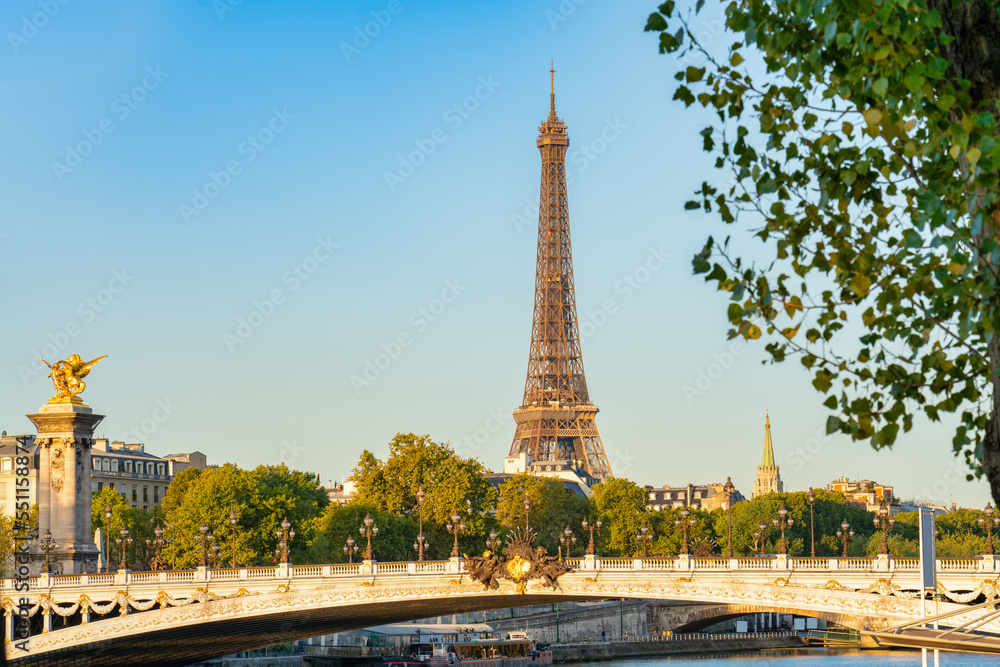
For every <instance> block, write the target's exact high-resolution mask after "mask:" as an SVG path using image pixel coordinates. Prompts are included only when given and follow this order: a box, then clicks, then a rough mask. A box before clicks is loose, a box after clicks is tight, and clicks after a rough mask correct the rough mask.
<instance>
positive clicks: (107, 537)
mask: <svg viewBox="0 0 1000 667" xmlns="http://www.w3.org/2000/svg"><path fill="white" fill-rule="evenodd" d="M104 518H105V519H106V521H105V522H104V571H105V572H111V503H108V504H107V505H105V506H104Z"/></svg>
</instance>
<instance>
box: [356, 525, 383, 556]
mask: <svg viewBox="0 0 1000 667" xmlns="http://www.w3.org/2000/svg"><path fill="white" fill-rule="evenodd" d="M359 532H360V533H361V537H364V538H367V539H368V547H367V548H366V549H365V560H375V557H374V552H372V538H373V537H374V536H376V535H378V526H376V525H375V520H374V519H372V515H371V514H366V515H365V520H364V521H363V522H362V524H361V528H360V531H359Z"/></svg>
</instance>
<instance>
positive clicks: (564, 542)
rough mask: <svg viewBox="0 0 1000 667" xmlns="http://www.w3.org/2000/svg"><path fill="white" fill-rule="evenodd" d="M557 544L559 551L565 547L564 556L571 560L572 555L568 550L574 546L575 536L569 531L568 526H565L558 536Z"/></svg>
mask: <svg viewBox="0 0 1000 667" xmlns="http://www.w3.org/2000/svg"><path fill="white" fill-rule="evenodd" d="M559 544H560V545H561V546H560V549H562V547H566V551H565V552H563V554H564V556H565V557H566V558H572V557H573V554H571V553H570V549H571V548H572V546H573V545H574V544H576V535H574V534H573V531H572V530H570V527H569V524H566V527H565V528H564V529H563V531H562V535H560V536H559Z"/></svg>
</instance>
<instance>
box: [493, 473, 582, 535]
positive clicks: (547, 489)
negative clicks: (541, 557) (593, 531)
mask: <svg viewBox="0 0 1000 667" xmlns="http://www.w3.org/2000/svg"><path fill="white" fill-rule="evenodd" d="M525 496H527V497H528V499H529V500H530V501H531V508H530V510H529V514H528V516H529V519H530V524H531V530H532V532H534V533H535V534H536V535H537V536H538V537H537V539H536V540H535V545H536V546H541V547H545V549H546V550H547V551H548V552H549V553H550V554H555V553H557V551H558V549H559V547H560V546H561V545H560V543H559V536H560V535H562V532H563V530H564V529H565V528H566V526H569V527H570V530H572V531H573V532H574V533H575V534H576V538H577V546H576V552H575V553H576V554H579V553H580V552H582V551H583V549H581V548H580V544H579V542H580V535H581V533H582V531H583V528H582V527H581V525H580V524H581V523H582V521H583V518H584V516H586V515H587V511H588V509H589V505H590V503H589V501H588V500H587V499H584V498H580V497H578V496H577V495H576V494H575V493H573V492H572V491H569V490H567V489H566V486H565V485H564V484H563V481H562V480H561V479H555V478H552V477H533V476H531V475H528V474H526V473H521V474H518V475H514V476H513V477H511V478H510V479H508V480H507V481H506V482H504V483H503V484H501V485H500V488H499V498H498V500H497V513H496V518H497V521H499V522H500V524H501V525H503V526H505V527H506V528H508V529H511V528H514V529H522V530H523V528H524V523H525V512H524V498H525Z"/></svg>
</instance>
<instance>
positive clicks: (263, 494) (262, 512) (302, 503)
mask: <svg viewBox="0 0 1000 667" xmlns="http://www.w3.org/2000/svg"><path fill="white" fill-rule="evenodd" d="M184 472H186V471H184ZM186 481H187V482H188V483H187V485H186V487H185V488H183V489H182V490H181V492H180V493H179V495H181V499H180V500H179V502H171V503H170V507H171V509H169V510H167V511H166V512H165V518H166V520H167V522H168V523H169V524H171V525H172V526H173V529H172V531H171V534H173V535H175V536H176V537H175V538H174V539H175V545H174V546H175V547H176V549H177V567H193V566H195V565H197V563H198V562H199V560H200V557H201V543H200V542H199V541H197V540H196V537H197V536H198V535H199V534H200V532H199V528H200V526H201V525H202V523H204V524H205V525H207V526H208V528H209V531H210V532H211V533H212V534H213V536H214V537H215V541H216V543H217V544H218V545H219V547H220V555H221V560H222V562H223V563H225V564H229V563H230V562H231V561H232V558H233V546H232V542H233V540H232V527H231V524H230V523H229V517H230V514H231V513H232V512H233V511H234V510H235V512H236V515H237V526H236V561H237V563H238V564H242V565H265V564H271V563H273V562H275V556H274V551H275V548H276V546H277V543H278V540H277V538H276V537H275V533H276V532H277V531H278V530H279V526H280V524H281V522H282V520H283V519H285V518H287V519H288V520H289V522H290V523H291V524H292V529H293V530H294V531H295V533H296V535H295V538H294V539H293V540H292V542H291V545H290V552H291V553H290V557H291V559H292V562H299V563H302V562H305V559H306V556H307V554H308V553H309V552H310V542H312V540H313V539H314V537H315V533H316V527H317V523H318V520H319V517H320V516H321V515H322V513H323V510H324V509H325V508H326V506H327V504H328V503H329V500H328V499H327V497H326V493H325V492H324V491H323V489H321V488H320V487H319V483H318V482H317V481H316V476H315V475H313V474H312V473H308V472H302V471H298V470H289V469H288V467H287V466H285V465H284V464H281V465H278V466H258V467H257V468H255V469H254V470H243V469H241V468H239V467H238V466H235V465H233V464H231V463H227V464H226V465H223V466H220V467H218V468H208V469H206V470H203V471H202V472H201V473H200V474H199V475H197V476H192V477H191V478H189V479H188V480H186ZM173 493H174V489H173V484H171V486H170V487H169V488H168V489H167V496H166V498H165V499H164V501H165V504H166V500H168V499H171V494H173ZM171 500H172V499H171Z"/></svg>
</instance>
